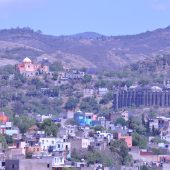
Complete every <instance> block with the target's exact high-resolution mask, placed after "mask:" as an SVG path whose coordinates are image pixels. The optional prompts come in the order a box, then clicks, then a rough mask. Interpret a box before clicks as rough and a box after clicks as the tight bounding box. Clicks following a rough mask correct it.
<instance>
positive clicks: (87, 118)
mask: <svg viewBox="0 0 170 170" xmlns="http://www.w3.org/2000/svg"><path fill="white" fill-rule="evenodd" d="M74 120H75V122H76V123H77V124H78V125H79V126H86V125H89V126H93V125H94V124H95V121H96V120H97V115H95V114H93V113H83V112H82V111H78V112H76V113H75V114H74Z"/></svg>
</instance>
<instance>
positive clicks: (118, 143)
mask: <svg viewBox="0 0 170 170" xmlns="http://www.w3.org/2000/svg"><path fill="white" fill-rule="evenodd" d="M110 150H111V152H114V153H117V154H118V155H119V161H120V163H121V165H129V164H131V162H132V157H131V156H130V155H129V153H128V152H129V149H128V147H127V145H126V143H125V141H124V140H115V141H111V143H110Z"/></svg>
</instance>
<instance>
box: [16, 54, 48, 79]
mask: <svg viewBox="0 0 170 170" xmlns="http://www.w3.org/2000/svg"><path fill="white" fill-rule="evenodd" d="M16 67H17V69H18V71H19V72H20V74H22V75H23V76H25V77H34V76H37V75H40V74H44V73H49V67H48V65H46V64H44V63H43V64H34V63H33V62H32V61H31V59H30V58H28V57H26V58H24V60H23V61H22V63H20V64H17V66H16Z"/></svg>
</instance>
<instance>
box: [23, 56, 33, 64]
mask: <svg viewBox="0 0 170 170" xmlns="http://www.w3.org/2000/svg"><path fill="white" fill-rule="evenodd" d="M31 62H32V61H31V59H29V58H28V57H26V58H24V60H23V63H31Z"/></svg>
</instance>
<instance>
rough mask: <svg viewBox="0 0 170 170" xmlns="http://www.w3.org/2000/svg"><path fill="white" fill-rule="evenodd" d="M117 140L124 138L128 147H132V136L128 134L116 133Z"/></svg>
mask: <svg viewBox="0 0 170 170" xmlns="http://www.w3.org/2000/svg"><path fill="white" fill-rule="evenodd" d="M118 140H124V141H125V142H126V144H127V147H128V148H131V147H132V136H128V135H125V136H122V134H121V133H118Z"/></svg>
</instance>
